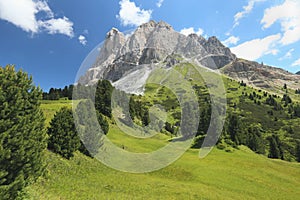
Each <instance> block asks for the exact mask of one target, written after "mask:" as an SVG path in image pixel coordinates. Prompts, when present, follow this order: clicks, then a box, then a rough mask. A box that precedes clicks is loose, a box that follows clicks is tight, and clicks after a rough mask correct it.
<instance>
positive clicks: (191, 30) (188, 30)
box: [180, 27, 204, 36]
mask: <svg viewBox="0 0 300 200" xmlns="http://www.w3.org/2000/svg"><path fill="white" fill-rule="evenodd" d="M180 33H181V34H183V35H186V36H188V35H190V34H192V33H196V34H197V35H202V34H203V33H204V31H203V29H201V28H198V31H195V29H194V27H191V28H184V29H182V30H181V31H180Z"/></svg>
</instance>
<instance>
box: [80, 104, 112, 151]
mask: <svg viewBox="0 0 300 200" xmlns="http://www.w3.org/2000/svg"><path fill="white" fill-rule="evenodd" d="M75 119H76V125H77V129H78V134H79V136H80V139H81V141H82V144H81V146H80V148H79V150H80V151H81V152H82V153H84V154H86V155H88V156H95V155H96V154H97V153H98V151H99V148H100V147H101V146H102V144H103V143H102V135H103V134H106V133H107V132H108V129H109V126H108V122H107V121H106V119H105V117H104V116H103V115H102V114H100V113H99V112H98V111H95V109H94V104H93V103H92V101H91V100H85V101H80V102H79V104H78V105H77V107H76V111H75Z"/></svg>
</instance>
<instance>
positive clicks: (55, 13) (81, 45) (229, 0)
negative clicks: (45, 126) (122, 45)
mask: <svg viewBox="0 0 300 200" xmlns="http://www.w3.org/2000/svg"><path fill="white" fill-rule="evenodd" d="M150 19H153V20H155V21H160V20H163V21H166V22H168V23H169V24H171V25H172V26H173V28H174V29H175V30H177V31H179V32H182V33H184V34H189V33H192V32H195V33H197V34H201V35H203V36H204V37H209V36H217V37H218V38H219V39H220V40H221V41H222V42H223V43H224V44H226V45H227V46H229V47H230V48H231V50H232V51H233V52H234V53H235V54H237V56H238V57H242V58H246V59H250V60H256V61H258V62H264V63H265V64H269V65H272V66H276V67H281V68H284V69H286V70H288V71H291V72H297V71H300V1H299V0H209V1H204V0H109V1H107V0H106V1H105V0H89V1H78V0H63V1H61V0H60V1H59V0H48V1H45V0H0V36H1V37H0V66H5V65H6V64H15V66H16V68H17V69H20V68H22V69H23V70H24V71H27V72H28V73H29V74H32V75H33V78H34V81H35V84H37V85H39V86H41V87H42V88H43V89H44V90H48V89H49V88H51V87H63V86H65V85H68V84H72V83H73V82H74V80H75V76H76V73H77V70H78V69H79V67H80V65H81V63H82V61H83V60H84V58H85V57H86V56H87V55H88V53H89V52H90V51H91V50H92V49H93V48H94V47H95V46H97V45H98V44H99V43H100V42H102V41H103V40H104V37H105V34H106V32H108V31H109V30H110V29H111V28H112V27H116V28H118V29H119V30H121V31H126V30H129V29H133V28H135V27H136V26H138V25H140V24H141V23H144V22H147V21H149V20H150Z"/></svg>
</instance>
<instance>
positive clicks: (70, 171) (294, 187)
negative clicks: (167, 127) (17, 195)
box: [27, 65, 300, 200]
mask: <svg viewBox="0 0 300 200" xmlns="http://www.w3.org/2000/svg"><path fill="white" fill-rule="evenodd" d="M178 69H179V72H180V73H181V74H182V75H183V76H184V78H185V80H188V81H189V82H190V83H191V84H192V85H193V86H197V87H195V88H198V91H197V92H199V94H201V95H200V98H199V103H200V105H206V101H207V99H209V94H208V92H207V89H206V88H205V87H204V84H203V80H202V79H201V77H199V76H198V75H197V73H194V71H193V70H194V69H193V66H191V65H183V66H179V67H178ZM158 76H159V75H157V76H155V77H158ZM223 80H224V84H225V89H226V93H227V101H228V102H227V104H228V110H230V111H232V112H236V113H238V114H239V116H240V117H241V118H242V119H243V120H244V121H245V124H246V125H245V127H247V125H248V124H258V123H260V124H261V126H262V128H263V129H264V130H265V132H263V134H264V135H263V136H264V138H267V137H268V136H270V135H271V134H274V133H276V134H278V135H279V136H280V140H281V142H282V145H283V146H284V147H285V148H286V149H289V147H290V145H294V142H295V140H296V139H300V132H299V130H300V127H299V122H300V118H293V119H291V117H290V114H289V112H288V107H284V105H283V102H282V101H281V98H282V97H274V99H275V101H276V102H277V103H278V105H282V109H281V110H274V106H273V105H268V104H266V103H265V102H266V100H267V98H268V96H269V95H270V94H268V95H267V96H265V95H264V91H260V90H257V89H254V88H251V87H246V86H242V85H241V84H240V83H238V82H236V81H233V80H230V79H228V78H226V77H223ZM146 92H147V94H146V95H145V96H143V97H137V96H136V97H135V98H136V99H137V101H138V100H141V101H142V102H144V103H145V102H146V103H148V105H153V104H157V103H159V104H161V105H164V106H165V108H166V110H167V111H168V116H167V120H168V121H169V122H170V123H172V124H174V123H176V121H178V116H180V115H181V113H180V108H179V107H178V102H177V100H176V99H175V96H174V93H172V91H170V90H168V89H167V88H164V87H160V86H158V85H155V84H148V85H147V87H146ZM288 92H289V94H290V96H292V97H295V98H293V101H294V102H295V101H298V100H299V96H300V95H299V96H297V95H294V94H292V92H293V91H288ZM254 93H255V97H254V98H252V99H251V98H249V96H250V94H251V95H252V94H254ZM246 94H247V95H246ZM71 103H72V102H71V101H66V100H59V101H43V102H42V106H41V107H42V110H43V111H44V113H45V116H46V124H47V125H49V122H50V120H51V118H52V117H53V116H54V114H55V112H56V111H58V110H59V109H60V108H61V107H63V106H67V107H71V106H72V104H71ZM170 105H172V106H170ZM270 111H272V114H270ZM176 116H177V117H176ZM136 122H138V123H140V121H138V120H136ZM287 128H292V129H293V132H292V133H289V132H288V131H286V129H287ZM164 133H168V132H166V131H164ZM107 136H108V138H109V139H110V140H111V141H112V142H113V143H114V144H116V145H117V146H119V147H122V148H125V150H127V151H130V152H151V151H153V150H156V149H158V148H161V147H163V146H164V145H166V144H167V143H168V140H169V139H170V138H171V137H172V136H171V134H161V133H159V134H157V135H155V136H154V137H152V138H148V139H137V138H133V137H130V136H128V135H126V134H125V133H122V131H120V130H119V128H118V127H117V126H116V125H114V124H113V123H112V122H111V121H110V130H109V133H108V134H107ZM173 136H174V135H173ZM226 150H227V151H228V152H227V151H224V150H219V149H217V148H215V149H214V150H213V151H212V152H211V153H210V154H209V155H208V156H207V157H205V158H204V159H199V157H198V153H199V152H198V150H197V149H190V150H188V151H187V152H186V153H185V154H184V155H183V156H182V157H181V158H180V159H179V160H177V161H176V162H175V163H173V164H171V165H170V166H168V167H166V168H164V169H161V170H159V171H156V172H152V173H146V174H130V173H123V172H120V171H116V170H114V169H111V168H109V167H107V166H105V165H103V164H102V163H100V162H99V161H97V160H95V159H91V158H89V157H86V156H84V155H83V154H81V153H79V152H77V153H76V154H75V157H73V158H71V159H70V160H66V159H63V158H61V157H60V156H58V155H56V154H53V153H51V152H49V151H48V152H47V163H48V168H47V173H46V175H45V176H44V177H42V178H40V179H39V181H38V182H37V183H35V184H34V185H32V186H30V187H29V188H28V189H27V190H28V193H29V194H30V197H31V199H50V200H52V199H57V200H58V199H66V200H68V199H84V200H86V199H97V200H98V199H297V198H299V196H300V191H299V188H300V164H299V163H296V162H286V161H282V160H275V159H273V160H272V159H268V158H267V157H266V155H267V153H268V152H266V153H265V155H259V154H256V153H254V152H252V151H251V150H250V149H248V148H247V147H245V146H239V147H238V149H234V148H232V147H229V148H226ZM283 153H284V155H285V159H287V160H288V159H290V160H291V161H294V157H291V154H290V152H288V151H286V152H283Z"/></svg>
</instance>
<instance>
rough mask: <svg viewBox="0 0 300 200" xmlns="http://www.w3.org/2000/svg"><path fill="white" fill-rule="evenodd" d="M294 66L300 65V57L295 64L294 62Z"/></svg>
mask: <svg viewBox="0 0 300 200" xmlns="http://www.w3.org/2000/svg"><path fill="white" fill-rule="evenodd" d="M292 66H293V67H296V66H300V58H299V59H298V60H296V61H295V62H294V63H293V64H292Z"/></svg>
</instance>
